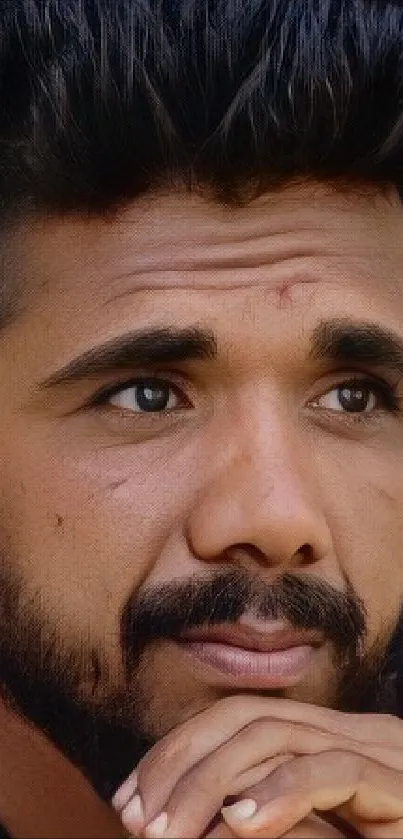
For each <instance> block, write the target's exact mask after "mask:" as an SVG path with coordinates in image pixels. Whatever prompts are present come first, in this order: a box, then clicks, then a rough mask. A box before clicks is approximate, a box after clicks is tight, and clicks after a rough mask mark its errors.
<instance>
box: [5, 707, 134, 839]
mask: <svg viewBox="0 0 403 839" xmlns="http://www.w3.org/2000/svg"><path fill="white" fill-rule="evenodd" d="M0 732H1V734H0V754H1V759H0V825H2V826H3V827H5V829H6V830H7V832H8V833H9V834H10V835H11V836H13V837H16V839H18V837H21V838H22V837H24V839H66V836H68V837H69V839H118V838H119V837H127V836H128V835H129V834H128V833H127V832H126V830H125V829H124V828H123V827H122V824H121V822H120V821H119V819H118V818H117V816H116V814H115V813H114V812H113V810H112V809H111V808H110V807H108V805H106V804H105V803H104V802H103V801H101V800H100V799H99V798H98V796H97V795H96V793H95V792H94V790H93V789H92V787H91V785H90V784H89V783H88V781H87V780H86V779H85V778H84V777H83V776H82V775H81V773H80V772H79V771H78V770H77V769H76V768H75V767H74V766H73V765H72V764H71V763H70V762H69V761H68V760H67V759H66V758H65V757H64V756H63V755H62V754H61V753H60V752H59V751H58V750H57V749H56V747H55V746H54V745H53V744H52V743H51V742H50V741H49V740H48V739H47V738H46V737H45V736H44V735H43V734H42V733H41V732H40V731H39V730H37V729H36V728H34V726H33V725H31V724H30V723H29V722H27V721H26V720H24V719H23V718H22V717H21V716H19V715H17V714H16V713H15V712H14V711H11V710H10V708H8V707H7V706H6V705H5V704H4V703H3V702H1V701H0Z"/></svg>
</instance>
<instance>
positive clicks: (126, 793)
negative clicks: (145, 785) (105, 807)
mask: <svg viewBox="0 0 403 839" xmlns="http://www.w3.org/2000/svg"><path fill="white" fill-rule="evenodd" d="M136 788H137V772H136V771H134V772H131V773H130V775H129V776H128V777H127V778H126V780H125V781H124V782H123V784H122V785H121V786H120V787H119V788H118V789H117V790H116V792H115V795H114V796H113V798H112V800H111V804H112V807H113V808H114V809H115V810H117V811H118V813H119V811H120V810H123V807H125V806H126V804H127V802H128V801H129V799H130V798H131V797H132V795H134V793H135V791H136Z"/></svg>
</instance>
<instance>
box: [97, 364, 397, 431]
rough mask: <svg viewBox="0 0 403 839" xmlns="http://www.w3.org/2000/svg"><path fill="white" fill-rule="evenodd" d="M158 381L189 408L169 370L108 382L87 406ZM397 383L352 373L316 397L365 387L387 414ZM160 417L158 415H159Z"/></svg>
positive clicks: (359, 416) (360, 418)
mask: <svg viewBox="0 0 403 839" xmlns="http://www.w3.org/2000/svg"><path fill="white" fill-rule="evenodd" d="M147 380H148V381H150V380H152V381H154V382H156V381H162V382H163V383H165V384H169V385H170V386H171V387H172V388H173V389H176V391H177V392H178V393H180V396H181V398H182V400H183V401H184V402H186V403H187V406H186V407H192V402H191V400H190V399H189V397H188V396H187V395H186V392H185V391H186V383H185V382H184V380H183V378H181V379H180V377H179V376H177V377H175V378H174V377H173V376H172V377H170V375H169V373H167V372H163V373H161V372H160V373H154V372H152V373H148V374H143V375H141V374H140V375H137V376H135V377H132V378H131V379H128V380H126V381H123V382H119V383H115V384H113V385H110V386H109V387H106V388H102V389H101V390H99V391H97V392H96V393H95V394H94V395H93V396H92V398H91V400H90V401H89V404H88V406H89V407H102V406H103V405H104V406H105V407H107V405H106V403H107V402H108V399H111V398H112V397H113V396H116V394H118V393H120V392H122V391H124V390H127V389H128V388H130V387H135V386H136V385H137V386H139V385H140V384H141V383H142V382H144V381H147ZM397 386H398V383H397V384H390V383H389V382H387V381H385V380H382V379H378V378H375V377H373V378H371V377H369V376H364V375H363V376H353V377H351V378H350V379H342V380H340V381H339V382H335V383H334V384H333V385H332V386H331V387H329V388H328V389H327V390H325V391H323V392H322V393H321V395H320V396H319V397H318V398H321V397H323V396H324V395H326V393H329V392H330V391H332V390H338V389H340V388H342V387H345V388H351V389H353V388H365V389H368V390H370V391H372V392H373V393H374V394H375V395H376V396H377V398H378V399H379V398H380V399H381V400H382V402H383V406H384V409H385V410H386V411H388V412H390V413H397V412H399V411H400V410H401V407H402V399H401V397H399V396H398V394H397ZM374 413H379V411H376V412H375V411H372V412H369V413H367V412H361V413H359V412H357V413H351V414H350V415H349V414H348V413H347V412H340V414H341V416H343V417H344V418H345V419H348V420H353V421H354V422H356V423H357V422H363V423H365V422H369V421H371V419H372V417H373V414H374ZM151 416H153V414H152V413H150V414H149V417H151ZM160 416H161V415H160Z"/></svg>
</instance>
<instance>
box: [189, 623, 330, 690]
mask: <svg viewBox="0 0 403 839" xmlns="http://www.w3.org/2000/svg"><path fill="white" fill-rule="evenodd" d="M322 642H323V639H322V638H321V637H319V636H318V633H317V632H316V633H315V632H312V631H310V632H308V631H302V630H295V629H292V628H291V627H287V626H286V627H284V623H282V622H279V621H275V622H271V623H267V624H266V625H265V627H264V628H262V629H261V630H259V631H258V630H257V629H256V626H255V627H252V626H249V627H248V625H247V624H245V622H243V623H242V625H240V624H237V625H235V624H233V625H231V626H229V625H225V626H224V625H222V626H215V627H202V628H199V629H189V630H187V631H186V632H184V633H182V634H181V635H180V637H179V638H178V639H177V643H178V646H179V648H180V649H181V651H182V652H183V653H184V654H185V657H186V658H187V660H189V657H190V661H191V665H192V669H193V671H194V670H195V669H196V671H197V672H198V677H199V678H200V677H201V678H202V679H203V681H204V682H206V683H209V684H219V685H225V686H228V687H232V688H233V687H238V688H241V689H243V688H255V689H262V690H264V689H267V690H269V689H279V688H286V687H289V686H292V685H295V684H296V683H297V682H298V681H300V680H301V679H302V678H303V677H304V676H305V675H306V673H307V670H308V668H309V667H310V666H311V664H312V659H313V656H314V653H315V650H316V649H317V648H318V647H320V646H321V644H322Z"/></svg>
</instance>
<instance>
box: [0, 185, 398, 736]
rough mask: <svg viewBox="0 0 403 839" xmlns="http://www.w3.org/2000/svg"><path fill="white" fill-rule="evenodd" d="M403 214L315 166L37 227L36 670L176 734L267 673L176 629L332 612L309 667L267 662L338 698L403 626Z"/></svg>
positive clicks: (300, 688) (7, 459)
mask: <svg viewBox="0 0 403 839" xmlns="http://www.w3.org/2000/svg"><path fill="white" fill-rule="evenodd" d="M402 230H403V212H402V209H401V206H400V204H399V201H398V199H397V197H395V196H394V195H393V194H391V195H389V197H385V196H382V195H381V194H379V195H377V196H374V195H371V196H370V195H368V194H363V195H362V196H359V195H356V194H351V195H346V194H344V195H342V194H340V193H337V192H334V191H331V190H330V189H326V188H325V187H323V186H315V187H313V186H308V185H306V186H300V187H298V188H297V187H293V188H290V189H288V190H286V191H283V192H280V193H277V194H273V195H271V196H266V197H265V198H261V199H259V200H257V201H254V202H253V203H252V204H250V205H249V206H248V207H246V208H242V209H223V208H221V207H219V206H218V205H216V204H214V203H212V202H210V201H209V200H207V199H205V198H201V197H197V196H189V195H186V194H180V193H179V192H178V193H174V192H172V193H171V194H161V195H158V196H156V195H155V196H147V197H146V198H143V199H142V200H140V201H138V202H136V204H133V206H129V207H127V209H126V210H125V211H124V212H122V213H120V214H119V216H117V217H114V218H110V219H108V220H102V221H101V220H99V219H94V218H81V219H79V218H77V217H67V218H64V219H61V218H44V219H42V220H40V221H36V222H34V223H32V224H31V225H30V226H29V227H28V226H21V227H20V228H19V230H18V231H17V233H16V234H15V237H14V239H13V241H12V252H11V257H12V263H13V271H14V272H15V273H16V274H18V279H19V281H21V282H26V284H27V289H28V293H27V295H26V297H25V298H23V300H22V303H23V308H22V311H21V313H20V314H19V316H18V317H17V318H16V319H15V321H14V322H12V323H11V324H10V325H9V326H8V327H6V328H5V329H4V330H3V332H2V333H1V353H0V398H1V405H2V411H1V420H0V421H1V435H0V455H1V463H2V468H1V477H0V481H1V502H0V503H1V508H0V515H1V553H2V575H3V601H4V603H3V610H2V622H3V624H4V626H3V638H4V636H6V638H5V640H3V655H5V653H4V650H6V648H7V645H8V648H9V651H13V652H14V655H17V656H18V657H19V660H18V667H19V668H20V674H21V673H25V674H28V675H29V676H30V677H32V675H33V671H34V670H35V669H36V670H37V673H39V674H40V678H41V679H42V680H44V678H45V676H44V674H47V679H48V681H49V684H50V686H52V685H54V687H55V689H56V686H57V685H58V686H59V689H60V690H61V692H62V693H63V690H66V691H67V690H71V694H72V696H73V698H74V697H75V698H76V699H77V701H78V704H79V705H82V707H87V708H90V709H93V711H94V713H95V714H97V713H99V714H100V715H101V714H104V715H105V718H106V717H107V716H108V714H109V715H110V718H111V719H112V718H113V715H115V717H114V718H115V720H118V719H120V721H121V722H122V723H123V724H124V725H128V726H130V725H132V726H133V729H135V728H136V729H137V728H138V729H140V730H141V731H143V732H144V734H145V735H146V736H147V737H149V738H150V740H153V739H156V738H158V737H160V736H161V735H162V734H164V733H165V732H166V731H168V730H169V729H170V728H171V727H173V726H174V725H176V724H177V723H179V722H181V721H182V720H184V719H186V718H188V717H190V716H192V715H194V714H195V713H197V712H198V711H199V710H201V709H202V708H204V707H206V706H208V705H209V704H210V703H212V702H214V701H215V700H216V699H218V698H219V697H221V696H223V695H225V694H228V693H231V692H236V691H240V690H250V689H256V690H263V691H264V690H265V685H266V682H265V681H264V676H262V679H260V681H259V679H258V680H257V681H255V682H253V680H252V681H251V680H250V679H249V681H248V678H246V677H242V675H241V677H240V676H239V675H238V676H237V675H234V674H233V673H232V674H231V673H226V674H225V673H224V672H222V670H220V668H219V667H218V668H215V667H214V666H212V665H211V662H210V664H209V663H206V661H204V660H201V659H200V658H199V657H198V656H197V655H196V653H195V652H190V651H189V650H190V648H189V646H188V645H187V646H183V645H181V644H180V643H178V642H177V641H176V640H175V638H176V637H177V635H178V634H180V633H181V632H182V631H183V630H184V629H185V627H186V625H188V626H190V627H191V628H194V627H195V626H196V625H200V623H203V622H204V623H206V624H208V623H209V622H210V623H215V624H217V625H221V624H223V623H225V620H228V621H229V622H232V624H236V625H237V626H238V627H245V626H246V630H247V631H249V630H250V629H251V628H252V630H253V631H254V632H257V633H258V634H259V633H263V634H264V632H265V628H267V626H268V623H269V621H272V622H273V620H277V621H283V622H284V621H286V622H288V623H289V624H290V625H291V626H293V625H299V626H300V627H302V628H303V629H304V631H306V629H308V630H309V631H311V633H312V631H313V633H314V634H315V632H316V636H315V638H314V642H313V651H311V653H310V657H309V659H308V660H307V663H305V664H304V666H302V668H301V669H300V671H298V672H297V671H295V672H294V670H292V668H291V675H290V676H289V677H288V678H287V677H286V676H284V673H283V674H282V675H281V674H280V678H279V680H278V683H274V682H270V681H269V682H267V692H268V693H270V692H274V691H276V692H277V693H280V694H281V695H284V696H287V697H290V698H294V699H297V700H302V701H309V702H312V703H316V704H326V705H335V704H337V702H338V701H339V700H338V696H339V694H340V686H341V683H342V682H343V679H345V677H346V673H347V674H348V673H349V672H350V674H351V672H352V671H351V665H352V661H353V660H354V662H355V663H354V667H355V668H357V661H363V660H365V659H368V660H371V656H372V658H374V657H375V651H378V652H379V650H381V651H382V650H385V648H386V645H387V643H388V640H389V639H390V636H391V634H392V632H393V629H394V627H395V625H396V622H397V619H398V615H399V611H400V608H401V600H402V592H403V561H402V559H403V555H402V548H401V545H402V537H403V481H402V475H401V470H400V466H399V464H400V463H401V462H402V457H403V417H402V414H401V412H400V409H399V401H400V400H401V397H402V395H403V388H402V387H401V386H400V384H399V380H400V378H401V375H402V371H403V294H402V277H401V267H402V265H403V244H402V243H403V236H402ZM382 330H383V331H386V332H387V333H389V337H388V336H386V339H385V336H383V335H382ZM154 331H157V332H158V334H157V335H154V336H153V337H151V339H148V338H147V337H146V335H147V334H148V333H150V332H154ZM139 336H140V340H138V338H139ZM392 336H394V339H395V343H393V340H389V339H391V337H392ZM399 341H400V342H402V344H401V345H399ZM104 345H105V346H104ZM130 345H131V346H130ZM100 348H101V349H100ZM102 348H103V349H102ZM95 351H96V352H95ZM76 359H79V360H77V361H75V360H76ZM60 371H62V373H60ZM285 575H287V576H285ZM296 578H297V579H298V580H302V586H303V591H302V594H301V593H300V594H299V595H298V591H297V592H295V591H294V588H293V581H294V582H295V579H296ZM290 581H291V582H290ZM273 585H274V586H276V585H277V587H279V588H278V589H277V590H278V591H279V592H280V599H279V600H278V604H277V606H278V608H277V611H276V609H273V598H271V599H270V592H273V591H275V589H273ZM287 585H288V589H287ZM287 591H289V600H288V599H287V598H288V595H287ZM7 592H8V594H7ZM12 592H14V594H18V598H17V599H16V600H15V602H14V605H13V606H11V602H12V599H11V594H12ZM321 592H322V600H321V595H320V593H321ZM6 594H7V596H8V597H9V600H7V597H6ZM304 598H305V599H304ZM315 598H317V601H316V602H317V607H316V609H315V606H314V603H315ZM332 598H333V599H334V598H335V600H334V602H333V606H332ZM307 604H308V605H309V604H310V605H311V606H312V612H311V614H310V616H309V615H308V616H307V611H306V605H307ZM11 608H12V609H13V612H12V615H10V613H9V612H7V609H8V610H9V611H10V610H11ZM215 608H216V609H217V611H216V612H214V609H215ZM220 609H221V612H220ZM327 609H329V610H330V611H329V612H328V611H327ZM331 609H333V612H332V611H331ZM301 610H302V611H303V612H304V614H301ZM343 610H344V611H343ZM365 613H366V632H365V633H364V632H363V626H360V616H361V619H363V616H364V614H365ZM336 614H340V626H339V627H337V628H336V629H334V624H335V621H334V618H335V615H336ZM224 616H225V618H224ZM273 626H274V624H273ZM6 627H7V631H6V632H4V630H5V628H6ZM153 627H154V629H153ZM332 627H333V629H332ZM252 630H251V631H252ZM28 631H29V632H30V638H27V632H28ZM172 636H174V637H172ZM301 643H302V644H303V641H302V642H301ZM348 646H349V648H348V649H347V647H348ZM353 648H356V649H355V652H356V656H358V659H357V657H356V658H354V656H353V653H352V649H353ZM347 652H348V653H349V657H348V656H347ZM343 653H346V656H345V658H344V659H343V656H342V654H343ZM336 654H337V655H336ZM10 655H11V653H10ZM342 660H344V666H343V665H342ZM337 662H338V663H337ZM348 662H349V666H350V671H349V670H348V669H347V670H346V668H347V667H348ZM283 664H284V662H283ZM70 665H71V672H70V671H69V666H70ZM280 669H281V668H280ZM297 670H298V668H297ZM112 709H113V711H112Z"/></svg>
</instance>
